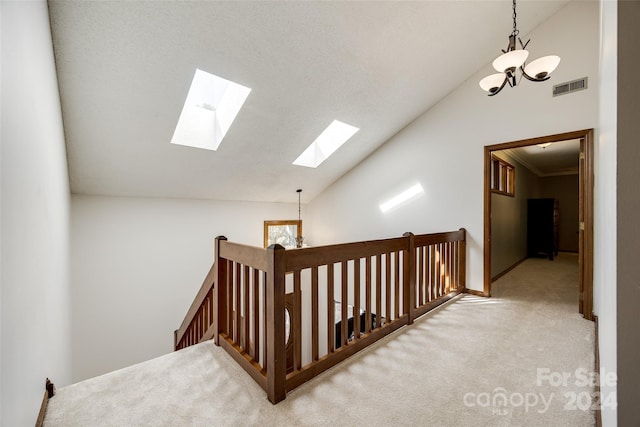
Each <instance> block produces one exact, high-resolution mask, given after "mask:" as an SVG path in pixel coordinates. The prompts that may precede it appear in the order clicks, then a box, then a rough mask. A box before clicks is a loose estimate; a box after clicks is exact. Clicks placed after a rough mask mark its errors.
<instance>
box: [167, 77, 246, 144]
mask: <svg viewBox="0 0 640 427" xmlns="http://www.w3.org/2000/svg"><path fill="white" fill-rule="evenodd" d="M249 92H251V89H249V88H248V87H244V86H241V85H239V84H237V83H234V82H232V81H229V80H227V79H223V78H222V77H218V76H216V75H213V74H209V73H207V72H206V71H202V70H199V69H196V73H195V75H194V76H193V81H192V82H191V87H190V88H189V93H188V95H187V100H186V101H185V102H184V107H182V113H180V118H179V119H178V125H177V126H176V130H175V132H174V133H173V138H171V143H172V144H178V145H186V146H189V147H196V148H204V149H206V150H216V149H217V148H218V146H219V145H220V143H221V142H222V139H223V138H224V136H225V135H226V134H227V131H228V130H229V128H230V127H231V123H233V121H234V119H235V118H236V116H237V115H238V112H239V111H240V108H242V105H243V104H244V101H245V100H246V99H247V96H249Z"/></svg>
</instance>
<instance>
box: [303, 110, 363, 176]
mask: <svg viewBox="0 0 640 427" xmlns="http://www.w3.org/2000/svg"><path fill="white" fill-rule="evenodd" d="M359 130H360V129H359V128H357V127H354V126H351V125H348V124H346V123H342V122H340V121H338V120H334V121H333V122H331V124H330V125H329V126H328V127H327V128H326V129H325V130H324V131H323V132H322V133H321V134H320V136H319V137H317V138H316V140H315V141H313V142H312V143H311V145H309V146H308V147H307V149H306V150H304V152H303V153H302V154H300V156H299V157H298V158H297V159H295V160H294V161H293V164H294V165H298V166H306V167H309V168H317V167H318V166H319V165H320V163H322V162H324V161H325V160H327V158H329V156H330V155H332V154H333V152H334V151H336V150H337V149H338V148H340V146H341V145H342V144H344V143H345V142H347V140H348V139H349V138H351V137H352V136H353V135H354V134H355V133H356V132H358V131H359Z"/></svg>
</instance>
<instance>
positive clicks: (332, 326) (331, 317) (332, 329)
mask: <svg viewBox="0 0 640 427" xmlns="http://www.w3.org/2000/svg"><path fill="white" fill-rule="evenodd" d="M333 280H334V277H333V264H331V263H330V264H328V265H327V313H328V314H327V332H328V333H327V341H328V342H327V349H328V353H333V352H334V351H335V350H336V348H335V347H336V336H335V334H336V314H335V310H336V303H335V294H334V290H333Z"/></svg>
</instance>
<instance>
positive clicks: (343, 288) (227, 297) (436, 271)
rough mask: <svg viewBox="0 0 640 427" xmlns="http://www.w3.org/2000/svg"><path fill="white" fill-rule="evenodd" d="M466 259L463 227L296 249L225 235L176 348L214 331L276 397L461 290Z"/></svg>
mask: <svg viewBox="0 0 640 427" xmlns="http://www.w3.org/2000/svg"><path fill="white" fill-rule="evenodd" d="M465 266H466V232H465V230H464V229H460V230H459V231H455V232H449V233H438V234H426V235H419V236H415V235H413V234H411V233H406V234H405V235H404V236H403V237H401V238H396V239H385V240H376V241H367V242H358V243H348V244H341V245H332V246H322V247H310V248H302V249H292V250H285V249H284V248H283V247H282V246H279V245H273V246H271V247H269V248H267V249H262V248H256V247H251V246H245V245H240V244H236V243H231V242H228V241H227V240H226V238H224V237H219V238H217V239H216V259H215V263H214V267H213V268H212V270H211V271H210V274H209V275H208V276H207V279H206V280H205V283H204V284H203V286H202V288H201V290H200V292H199V293H198V297H197V298H196V300H195V301H194V303H193V304H192V306H191V308H190V309H189V313H188V316H187V318H186V319H185V321H184V322H183V324H182V326H181V327H180V329H179V330H178V331H176V349H179V348H183V347H186V346H188V345H191V344H195V343H197V342H201V341H204V340H206V339H210V338H211V337H213V338H214V341H215V343H216V344H217V345H220V346H222V347H223V348H225V350H226V351H227V352H229V354H231V355H232V356H233V357H234V359H235V360H236V361H237V362H238V363H239V364H240V365H241V366H242V367H243V368H244V369H245V370H246V371H247V372H248V373H249V374H250V375H251V376H252V378H253V379H254V380H255V381H256V382H257V383H258V384H260V386H261V387H262V388H263V389H265V391H266V392H267V397H268V398H269V400H270V401H271V402H273V403H277V402H279V401H281V400H283V399H284V398H285V397H286V392H287V391H290V390H293V389H294V388H296V387H298V386H299V385H301V384H303V383H304V382H306V381H308V380H309V379H311V378H313V377H314V376H316V375H318V374H319V373H321V372H323V371H325V370H327V369H329V368H330V367H332V366H334V365H336V364H337V363H339V362H341V361H343V360H345V359H346V358H348V357H349V356H351V355H352V354H354V353H356V352H358V351H360V350H361V349H363V348H365V347H367V346H368V345H370V344H372V343H374V342H375V341H377V340H379V339H380V338H382V337H384V336H386V335H388V334H390V333H391V332H393V331H395V330H397V329H398V328H400V327H402V326H404V325H409V324H412V323H413V321H414V319H415V318H417V317H419V316H421V315H422V314H424V313H426V312H428V311H429V310H431V309H433V308H434V307H436V306H438V305H440V304H442V303H443V302H445V301H447V300H449V299H450V298H452V297H453V296H455V295H457V294H458V293H460V292H463V291H464V290H465V277H466V275H465ZM214 283H215V284H216V285H215V286H214V285H213V284H214ZM336 301H339V303H340V304H339V306H338V304H336ZM336 307H338V308H337V310H338V311H337V313H336ZM287 331H288V335H287Z"/></svg>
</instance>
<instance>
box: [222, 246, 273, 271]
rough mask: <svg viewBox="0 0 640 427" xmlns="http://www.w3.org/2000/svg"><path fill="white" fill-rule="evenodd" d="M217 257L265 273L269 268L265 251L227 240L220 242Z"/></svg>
mask: <svg viewBox="0 0 640 427" xmlns="http://www.w3.org/2000/svg"><path fill="white" fill-rule="evenodd" d="M219 256H220V258H224V259H228V260H232V261H235V262H238V263H240V264H244V265H246V266H249V267H253V268H255V269H258V270H262V271H267V269H268V266H269V264H268V258H267V250H266V249H264V248H259V247H256V246H249V245H243V244H240V243H233V242H229V241H227V240H221V241H220V254H219Z"/></svg>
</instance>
